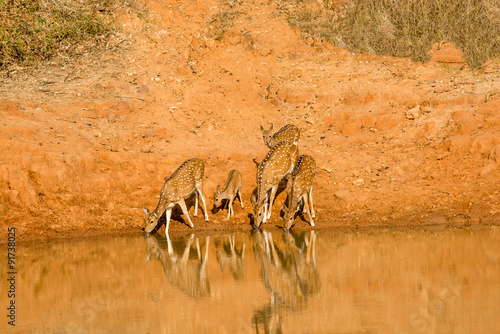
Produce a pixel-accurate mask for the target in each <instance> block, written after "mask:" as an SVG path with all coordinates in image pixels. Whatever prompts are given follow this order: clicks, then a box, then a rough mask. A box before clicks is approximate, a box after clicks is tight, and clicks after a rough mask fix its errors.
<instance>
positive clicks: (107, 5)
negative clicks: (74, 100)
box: [0, 0, 124, 68]
mask: <svg viewBox="0 0 500 334" xmlns="http://www.w3.org/2000/svg"><path fill="white" fill-rule="evenodd" d="M123 3H124V2H123V1H122V0H0V68H4V67H6V66H9V65H13V64H23V63H26V62H38V61H44V60H50V59H52V58H53V57H54V56H56V55H59V56H63V57H67V58H72V57H75V56H78V55H79V54H81V53H82V52H90V51H92V50H96V47H99V46H102V45H105V43H106V39H107V38H108V37H109V36H110V34H111V33H112V31H113V29H114V28H113V25H112V15H111V13H112V10H113V8H116V6H118V5H123Z"/></svg>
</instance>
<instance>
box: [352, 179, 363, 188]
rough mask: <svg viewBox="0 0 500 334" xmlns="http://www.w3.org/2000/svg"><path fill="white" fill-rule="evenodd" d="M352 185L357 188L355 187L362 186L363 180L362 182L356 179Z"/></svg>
mask: <svg viewBox="0 0 500 334" xmlns="http://www.w3.org/2000/svg"><path fill="white" fill-rule="evenodd" d="M352 184H353V185H355V186H357V187H359V186H362V185H364V184H365V180H363V179H357V180H356V181H354V182H353V183H352Z"/></svg>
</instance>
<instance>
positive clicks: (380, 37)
mask: <svg viewBox="0 0 500 334" xmlns="http://www.w3.org/2000/svg"><path fill="white" fill-rule="evenodd" d="M278 8H280V9H281V10H282V11H283V13H285V15H286V16H287V18H288V21H289V23H290V24H291V25H292V26H294V27H297V28H299V29H300V30H301V31H302V32H303V34H304V35H305V36H306V37H310V38H320V39H324V40H327V41H330V42H333V43H334V44H336V45H338V46H342V47H346V48H348V49H349V50H352V51H355V52H369V53H376V54H386V55H392V56H397V57H411V58H412V59H414V60H416V61H427V60H428V59H429V54H428V51H429V50H430V49H431V46H432V44H433V43H435V42H440V41H443V40H447V41H449V42H451V43H453V44H454V45H455V46H456V47H457V48H459V49H460V50H462V51H463V53H464V58H465V60H467V62H468V63H469V65H470V66H471V67H472V68H478V67H479V66H481V65H482V64H483V63H484V62H485V61H486V60H487V59H492V58H495V57H498V56H499V55H500V2H499V1H498V0H358V1H355V0H345V1H332V0H292V1H282V2H279V3H278Z"/></svg>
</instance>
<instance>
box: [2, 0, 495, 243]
mask: <svg viewBox="0 0 500 334" xmlns="http://www.w3.org/2000/svg"><path fill="white" fill-rule="evenodd" d="M181 5H182V6H181ZM146 6H147V7H148V8H149V10H150V17H151V20H150V22H149V23H147V22H145V21H143V20H140V19H137V18H135V17H134V15H133V14H132V13H127V12H123V13H119V16H118V18H119V20H120V22H122V24H123V27H124V33H123V37H124V38H125V42H124V43H122V44H123V45H124V46H125V47H126V49H127V50H126V52H125V54H124V56H123V57H122V56H116V55H115V56H113V57H111V58H109V59H97V60H96V59H90V58H89V59H81V60H80V61H79V62H78V63H75V64H70V65H67V66H64V67H57V68H55V67H54V68H47V69H44V70H39V71H36V72H35V73H34V76H32V77H29V76H27V75H24V74H23V73H22V69H20V70H19V71H20V73H12V72H11V75H10V77H9V78H3V79H2V82H1V85H0V92H1V94H0V115H1V118H2V122H1V124H0V127H1V133H0V148H1V149H0V161H1V164H0V212H1V214H2V215H3V219H2V226H3V227H2V229H1V234H2V235H3V237H2V239H1V240H7V236H6V235H7V227H10V226H15V227H17V235H18V239H19V240H27V239H46V238H57V237H66V236H81V235H98V234H99V235H100V234H106V233H115V232H119V233H121V232H127V231H140V229H141V228H142V227H143V215H144V213H143V210H142V207H143V206H146V207H148V208H154V206H155V205H156V202H157V200H158V197H157V196H158V194H159V191H160V188H161V185H162V182H163V178H164V177H165V176H168V175H170V174H171V173H172V172H173V171H174V170H175V169H176V168H177V167H178V166H179V165H180V164H181V163H182V162H183V161H184V160H186V159H188V158H191V157H199V158H202V159H204V160H205V161H206V170H205V180H206V183H205V191H204V192H205V196H206V197H207V199H208V202H209V207H210V208H211V205H212V195H213V193H214V191H215V188H216V186H217V184H221V185H222V183H223V182H224V181H225V178H226V176H227V173H228V172H229V171H230V170H231V169H233V168H236V169H238V170H240V171H241V172H242V174H243V196H244V200H245V205H246V208H245V210H242V209H241V208H240V207H239V205H235V217H234V219H231V220H229V221H228V220H226V219H225V216H226V212H221V211H219V212H218V213H215V214H212V213H209V215H210V222H209V223H205V222H204V221H203V218H202V216H199V217H197V218H194V219H193V223H194V224H195V230H212V229H217V230H219V229H242V230H246V229H250V228H251V227H250V220H249V218H248V214H249V213H250V212H251V211H250V200H249V199H250V193H251V191H252V190H253V188H254V187H255V164H254V162H253V161H252V159H253V158H257V159H258V160H260V159H262V157H264V156H265V154H266V152H267V150H266V147H265V146H264V144H263V141H262V138H261V135H260V129H259V125H260V124H265V125H267V124H269V123H274V126H275V128H278V129H279V127H281V126H283V125H285V124H287V123H293V124H295V125H297V126H298V127H299V128H300V129H301V131H302V135H301V142H300V150H301V153H307V154H310V155H312V156H313V157H314V158H315V159H316V162H317V166H318V170H317V175H316V180H315V189H314V195H315V206H316V211H317V219H316V225H317V228H324V227H331V226H338V225H344V226H345V225H403V224H432V223H441V224H468V223H472V224H477V223H497V222H499V221H500V194H499V191H500V172H499V171H500V168H499V164H500V131H499V130H500V112H499V110H500V80H499V76H500V75H499V70H498V69H499V67H498V61H491V62H489V63H488V64H487V65H486V66H485V67H484V68H483V69H482V70H481V71H478V72H472V71H470V70H469V69H468V68H467V67H466V65H464V64H461V63H458V64H457V65H454V64H449V63H446V64H444V63H437V62H432V63H429V64H419V63H414V62H412V61H411V60H409V59H396V58H390V57H382V56H374V55H363V54H351V53H350V52H348V51H346V50H343V49H340V48H336V47H333V46H332V45H330V44H327V43H320V42H314V43H311V42H306V41H303V40H301V39H300V36H299V34H298V32H297V31H293V30H291V29H290V28H289V26H288V25H287V24H286V22H285V21H284V20H283V19H281V18H279V17H277V16H276V12H275V9H274V5H273V4H272V3H271V4H269V3H268V2H267V1H265V2H263V1H250V2H245V3H244V4H239V5H238V7H239V8H238V10H240V11H241V12H242V14H241V15H240V16H238V17H237V18H236V20H235V22H234V27H233V28H231V29H230V30H229V31H228V32H227V33H226V34H225V35H224V38H223V39H222V40H221V41H217V40H215V39H213V38H210V30H209V28H208V23H207V22H208V19H209V18H210V17H211V16H213V15H214V14H215V13H217V11H218V10H219V9H218V7H217V6H218V2H216V1H212V0H204V1H196V2H178V1H166V2H165V1H162V2H155V1H147V2H146ZM443 50H446V48H445V49H443ZM443 50H441V51H440V52H443ZM453 52H456V50H454V49H453ZM440 56H442V54H441V55H440ZM455 56H456V55H454V57H455ZM438 60H439V59H438ZM441 60H442V59H441ZM19 71H18V72H19ZM280 196H281V197H279V198H278V203H279V200H280V199H281V200H283V198H284V194H282V195H280ZM277 207H278V204H276V208H275V209H277ZM190 212H191V213H192V209H191V210H190ZM275 212H277V210H275ZM296 223H297V225H296V228H308V225H307V223H306V222H304V221H302V220H300V219H297V220H296ZM275 225H282V219H281V218H280V217H279V216H278V215H274V216H273V218H272V219H271V222H270V223H269V226H273V228H274V226H275ZM170 229H171V230H188V229H189V227H188V226H187V225H185V224H182V223H181V222H180V220H179V218H176V219H174V220H173V221H172V222H171V224H170ZM160 232H161V233H163V231H162V230H161V231H160Z"/></svg>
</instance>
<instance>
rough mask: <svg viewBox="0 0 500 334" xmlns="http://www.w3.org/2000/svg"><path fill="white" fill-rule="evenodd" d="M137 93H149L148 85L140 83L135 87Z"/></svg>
mask: <svg viewBox="0 0 500 334" xmlns="http://www.w3.org/2000/svg"><path fill="white" fill-rule="evenodd" d="M137 93H141V94H148V93H149V87H148V86H147V85H142V86H141V87H139V88H138V89H137Z"/></svg>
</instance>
